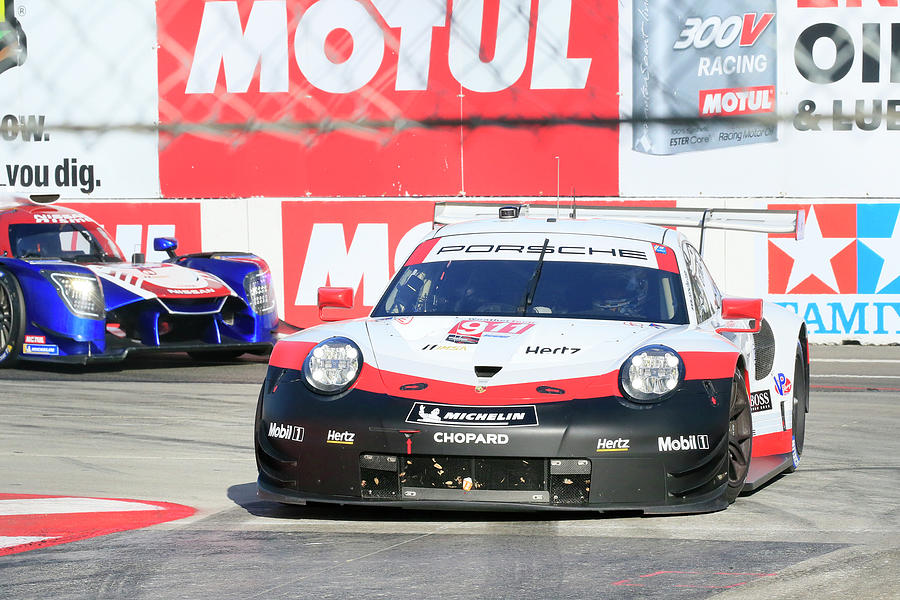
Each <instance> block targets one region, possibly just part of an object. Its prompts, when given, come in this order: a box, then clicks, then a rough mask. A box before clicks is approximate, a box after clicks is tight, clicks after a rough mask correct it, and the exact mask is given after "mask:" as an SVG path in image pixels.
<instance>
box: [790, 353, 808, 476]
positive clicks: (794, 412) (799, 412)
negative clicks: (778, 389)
mask: <svg viewBox="0 0 900 600" xmlns="http://www.w3.org/2000/svg"><path fill="white" fill-rule="evenodd" d="M806 373H807V372H806V360H805V358H804V354H803V345H802V344H801V343H800V342H797V353H796V357H795V358H794V385H793V394H792V397H793V408H792V409H791V429H792V430H793V434H794V436H793V437H794V448H793V451H794V457H793V461H794V462H793V463H792V464H791V467H790V468H789V469H788V472H789V473H793V472H794V471H796V470H797V467H798V466H799V464H800V455H801V454H803V441H804V439H805V438H806V411H807V410H808V407H809V381H808V380H807V374H806Z"/></svg>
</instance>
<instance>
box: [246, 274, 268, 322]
mask: <svg viewBox="0 0 900 600" xmlns="http://www.w3.org/2000/svg"><path fill="white" fill-rule="evenodd" d="M244 290H246V292H247V299H248V300H250V308H252V309H253V312H255V313H256V314H258V315H265V314H268V313H270V312H272V311H274V310H275V291H274V289H272V274H271V273H270V272H269V271H267V270H259V271H254V272H253V273H250V274H248V275H247V276H246V277H244Z"/></svg>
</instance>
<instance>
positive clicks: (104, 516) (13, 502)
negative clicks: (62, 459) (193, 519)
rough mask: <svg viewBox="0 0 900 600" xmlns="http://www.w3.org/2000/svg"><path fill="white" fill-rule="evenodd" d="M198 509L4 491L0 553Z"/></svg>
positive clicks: (138, 525)
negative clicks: (6, 492)
mask: <svg viewBox="0 0 900 600" xmlns="http://www.w3.org/2000/svg"><path fill="white" fill-rule="evenodd" d="M195 512H196V510H195V509H193V508H191V507H190V506H184V505H181V504H171V503H169V502H155V501H148V500H127V499H123V498H78V497H70V496H39V495H33V494H0V556H3V555H6V554H15V553H17V552H25V551H27V550H36V549H37V548H46V547H47V546H55V545H57V544H65V543H68V542H74V541H76V540H83V539H86V538H91V537H97V536H100V535H107V534H109V533H116V532H118V531H128V530H130V529H141V528H143V527H149V526H150V525H157V524H159V523H166V522H168V521H175V520H178V519H183V518H185V517H189V516H191V515H193V514H194V513H195Z"/></svg>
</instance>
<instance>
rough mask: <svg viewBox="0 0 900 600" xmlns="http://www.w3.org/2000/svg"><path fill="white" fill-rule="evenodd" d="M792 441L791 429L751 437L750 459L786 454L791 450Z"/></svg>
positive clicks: (792, 432) (792, 433)
mask: <svg viewBox="0 0 900 600" xmlns="http://www.w3.org/2000/svg"><path fill="white" fill-rule="evenodd" d="M793 439H794V431H793V430H792V429H788V430H787V431H776V432H775V433H764V434H762V435H756V436H753V452H752V454H751V457H754V456H772V455H773V454H787V453H788V452H791V450H793V444H792V441H793Z"/></svg>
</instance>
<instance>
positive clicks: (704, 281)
mask: <svg viewBox="0 0 900 600" xmlns="http://www.w3.org/2000/svg"><path fill="white" fill-rule="evenodd" d="M682 250H683V251H684V258H685V261H686V262H687V270H688V277H689V278H690V283H691V296H692V298H693V300H694V309H695V310H696V311H697V321H698V322H699V323H702V322H703V321H706V320H707V319H709V318H710V317H712V316H713V315H714V314H715V313H716V310H717V308H718V306H719V292H718V290H717V289H716V285H715V283H714V282H713V280H712V277H711V276H710V274H709V271H708V270H707V269H706V265H704V264H703V259H702V258H700V253H699V252H697V250H696V249H695V248H694V247H693V246H691V245H690V244H689V243H687V242H685V243H684V244H683V245H682Z"/></svg>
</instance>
